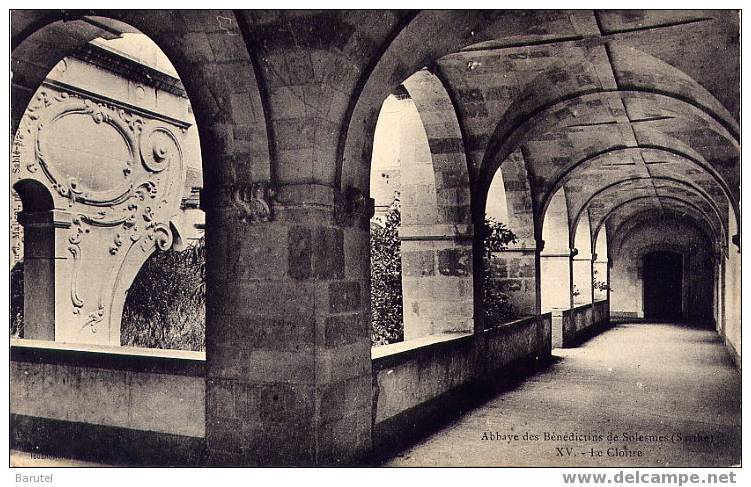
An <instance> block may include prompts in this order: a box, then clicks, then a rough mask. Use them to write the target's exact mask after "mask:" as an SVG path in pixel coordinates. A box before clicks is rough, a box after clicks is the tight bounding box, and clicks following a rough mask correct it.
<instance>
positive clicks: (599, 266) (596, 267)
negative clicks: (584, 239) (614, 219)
mask: <svg viewBox="0 0 751 487" xmlns="http://www.w3.org/2000/svg"><path fill="white" fill-rule="evenodd" d="M596 239H597V240H596V241H595V253H594V255H592V288H593V293H594V300H595V301H602V300H606V299H608V292H609V291H610V266H609V260H608V236H607V232H606V231H605V229H604V228H603V229H601V231H600V232H599V233H598V234H597V236H596Z"/></svg>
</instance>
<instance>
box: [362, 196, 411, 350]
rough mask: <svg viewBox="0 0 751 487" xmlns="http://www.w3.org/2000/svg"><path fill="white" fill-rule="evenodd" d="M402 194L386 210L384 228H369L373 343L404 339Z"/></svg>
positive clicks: (387, 342)
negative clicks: (400, 202) (401, 237)
mask: <svg viewBox="0 0 751 487" xmlns="http://www.w3.org/2000/svg"><path fill="white" fill-rule="evenodd" d="M400 224H401V212H400V210H399V196H398V195H397V196H396V197H395V198H394V202H393V203H392V204H391V206H390V207H389V209H388V210H387V211H386V214H385V217H384V225H383V227H381V226H379V225H377V224H372V225H371V227H370V307H371V315H372V316H371V323H372V326H371V343H372V345H373V346H376V345H386V344H389V343H395V342H400V341H402V340H404V321H403V309H402V257H401V245H400V242H399V225H400Z"/></svg>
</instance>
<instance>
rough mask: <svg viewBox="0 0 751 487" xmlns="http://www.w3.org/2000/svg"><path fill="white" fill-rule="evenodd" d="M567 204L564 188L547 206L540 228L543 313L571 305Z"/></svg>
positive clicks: (570, 257) (567, 307)
mask: <svg viewBox="0 0 751 487" xmlns="http://www.w3.org/2000/svg"><path fill="white" fill-rule="evenodd" d="M568 229H569V224H568V206H567V204H566V193H565V191H564V188H561V189H559V190H558V191H557V192H556V193H555V195H554V196H553V198H552V199H551V201H550V204H549V205H548V208H547V211H546V212H545V218H544V223H543V227H542V239H543V241H544V242H545V246H544V247H543V249H542V252H541V253H540V292H541V296H540V302H541V307H542V312H543V313H546V312H548V311H556V312H560V311H561V310H565V309H569V308H571V305H572V281H571V265H572V264H571V259H572V258H573V257H572V255H571V249H570V248H569V230H568Z"/></svg>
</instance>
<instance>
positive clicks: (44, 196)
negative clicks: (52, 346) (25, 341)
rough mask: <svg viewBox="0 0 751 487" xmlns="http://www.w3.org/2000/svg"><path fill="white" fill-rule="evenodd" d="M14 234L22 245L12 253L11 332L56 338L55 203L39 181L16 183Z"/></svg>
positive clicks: (17, 334)
mask: <svg viewBox="0 0 751 487" xmlns="http://www.w3.org/2000/svg"><path fill="white" fill-rule="evenodd" d="M13 190H14V192H13V198H14V199H16V198H17V200H16V201H17V202H19V203H20V204H18V206H17V209H18V210H19V211H13V215H12V217H13V220H12V221H11V228H12V231H11V234H12V237H11V238H13V239H15V240H16V241H17V242H20V243H21V245H20V246H18V247H17V248H15V249H13V251H12V255H11V265H12V267H11V271H10V272H11V274H10V275H11V320H10V333H11V336H13V337H17V338H36V339H39V340H54V339H55V330H54V320H55V301H54V298H55V265H54V257H55V227H54V214H53V209H54V204H53V201H52V195H51V194H50V192H49V190H48V189H47V188H46V187H45V186H44V185H43V184H41V183H40V182H39V181H35V180H33V179H22V180H19V181H16V182H15V183H14V184H13Z"/></svg>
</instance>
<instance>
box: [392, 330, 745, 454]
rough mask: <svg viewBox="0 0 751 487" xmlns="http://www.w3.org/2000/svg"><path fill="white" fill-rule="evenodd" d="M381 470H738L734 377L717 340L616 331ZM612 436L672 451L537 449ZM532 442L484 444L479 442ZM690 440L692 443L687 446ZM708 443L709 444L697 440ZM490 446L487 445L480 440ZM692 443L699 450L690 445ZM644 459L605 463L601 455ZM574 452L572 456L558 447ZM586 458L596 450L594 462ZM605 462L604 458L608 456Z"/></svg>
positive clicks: (599, 444)
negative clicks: (551, 437)
mask: <svg viewBox="0 0 751 487" xmlns="http://www.w3.org/2000/svg"><path fill="white" fill-rule="evenodd" d="M553 356H554V363H553V364H552V365H551V366H550V367H549V368H548V369H546V370H545V371H542V372H540V373H538V374H535V375H533V376H532V377H530V378H529V379H528V380H526V381H524V382H522V383H520V384H519V385H518V386H517V387H515V388H513V389H511V390H508V391H506V392H502V393H500V394H498V395H497V396H496V397H494V398H493V399H491V400H489V401H488V402H486V403H485V404H483V405H482V406H480V407H478V408H477V409H474V410H472V411H470V412H468V413H466V414H465V415H463V416H461V418H459V419H458V420H457V421H455V422H453V423H452V424H450V425H448V426H446V427H445V428H442V429H441V430H439V431H437V432H435V433H434V434H432V435H430V436H428V437H426V438H425V439H424V440H422V441H420V442H419V443H417V444H415V445H414V446H412V447H410V448H408V449H406V450H404V451H402V452H400V453H398V454H397V455H396V456H394V457H392V458H390V459H388V460H387V461H385V462H384V464H383V465H384V466H389V467H397V466H398V467H417V466H421V467H432V466H438V465H441V466H518V467H522V466H542V465H545V466H557V467H586V466H595V465H597V466H602V467H612V466H622V467H645V466H652V467H678V466H694V467H699V466H705V467H710V466H730V465H735V464H739V463H740V453H741V448H740V445H741V428H740V426H741V403H740V390H741V378H740V374H739V372H738V370H737V369H736V368H735V366H734V365H733V363H732V360H731V359H730V357H729V355H728V354H727V352H726V351H725V349H724V347H723V346H722V342H721V341H720V339H719V338H718V337H717V334H716V333H714V332H713V331H712V330H707V329H702V328H698V327H693V326H687V325H682V324H674V323H620V324H617V325H614V327H613V328H611V329H610V330H608V331H606V332H604V333H602V334H601V335H598V336H596V337H594V338H593V339H591V340H589V341H588V342H586V343H585V344H583V345H582V346H581V347H578V348H568V349H556V350H554V351H553ZM609 431H612V432H616V433H617V434H619V435H623V434H624V433H629V434H642V435H645V436H647V435H652V436H654V435H663V436H666V437H673V435H675V434H676V433H679V434H681V435H682V437H683V440H682V441H678V442H676V443H673V442H672V441H664V442H649V441H642V442H635V441H615V442H609V441H607V438H605V439H604V441H574V442H565V441H544V440H543V438H542V435H543V434H544V433H545V432H547V433H550V434H565V433H569V434H570V433H578V434H592V433H599V434H605V433H606V432H609ZM490 432H492V433H493V434H494V435H495V434H496V433H500V434H501V435H504V434H509V435H512V434H518V435H519V436H520V437H523V435H524V433H527V432H529V433H532V434H537V435H540V437H541V438H540V441H529V440H527V441H525V440H523V439H520V440H519V441H511V442H509V441H504V440H502V439H494V440H490V439H487V440H483V439H482V438H483V435H484V434H489V433H490ZM692 436H694V437H695V438H694V437H692ZM706 436H711V438H712V439H711V441H702V437H706ZM487 438H489V436H487ZM691 440H697V441H691ZM624 445H625V446H626V448H627V449H629V450H633V451H637V450H640V451H642V452H643V456H641V457H623V456H620V457H614V456H611V457H609V456H608V452H607V450H608V449H609V448H619V449H623V447H624ZM566 447H568V448H572V449H573V452H572V456H570V457H569V456H568V455H567V453H566V451H565V450H563V451H562V454H563V456H560V455H559V454H558V453H557V450H556V448H564V449H565V448H566ZM591 449H594V450H595V451H597V450H601V451H603V457H602V458H599V459H597V458H593V457H592V456H591ZM611 453H612V451H611Z"/></svg>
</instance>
